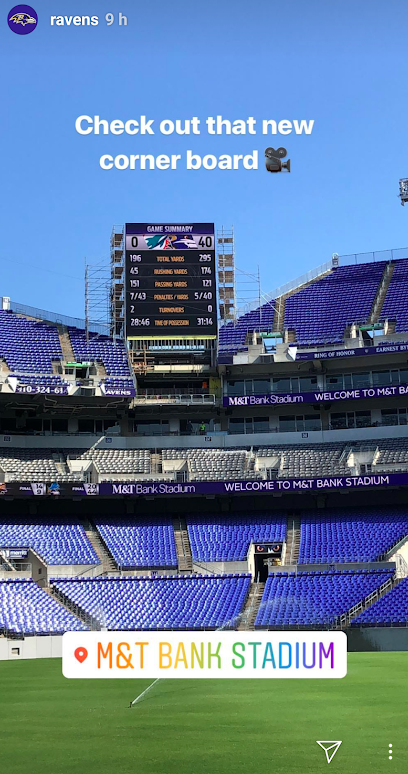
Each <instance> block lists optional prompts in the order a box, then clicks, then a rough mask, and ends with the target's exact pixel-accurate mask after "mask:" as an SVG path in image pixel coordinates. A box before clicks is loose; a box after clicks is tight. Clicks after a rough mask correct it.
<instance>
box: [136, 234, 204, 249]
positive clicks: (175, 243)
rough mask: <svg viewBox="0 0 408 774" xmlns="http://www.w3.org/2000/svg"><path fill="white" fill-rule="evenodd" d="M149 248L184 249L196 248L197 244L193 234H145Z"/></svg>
mask: <svg viewBox="0 0 408 774" xmlns="http://www.w3.org/2000/svg"><path fill="white" fill-rule="evenodd" d="M144 238H145V240H146V244H147V247H148V249H149V250H183V249H186V248H188V249H191V248H193V249H194V248H196V247H197V245H196V243H195V241H194V238H193V237H192V236H178V235H177V234H144Z"/></svg>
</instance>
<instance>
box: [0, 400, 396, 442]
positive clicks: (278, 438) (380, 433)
mask: <svg viewBox="0 0 408 774" xmlns="http://www.w3.org/2000/svg"><path fill="white" fill-rule="evenodd" d="M358 408H359V409H360V408H361V405H360V403H358ZM353 409H354V407H353ZM339 410H341V409H340V408H339ZM349 410H352V409H349ZM406 436H407V428H406V426H404V425H399V426H395V427H394V426H393V427H360V428H350V429H347V430H319V431H313V432H303V433H253V434H247V435H228V434H227V433H226V432H222V433H210V434H207V435H185V436H172V435H154V436H129V437H125V436H116V437H108V438H105V437H103V438H101V437H100V436H97V435H50V436H38V435H27V436H23V435H0V448H8V449H10V448H13V447H15V448H22V449H38V448H50V449H53V448H55V449H61V448H63V449H70V448H83V449H89V448H90V447H91V446H93V445H94V444H95V443H97V442H98V440H100V443H98V446H97V448H98V449H174V448H175V447H176V446H177V448H178V449H181V448H184V449H189V448H198V449H199V448H205V449H230V448H234V447H238V448H242V447H249V446H274V445H275V444H278V443H279V444H293V443H304V444H306V446H307V445H308V444H310V443H323V442H325V441H363V440H370V439H372V440H375V439H378V438H406Z"/></svg>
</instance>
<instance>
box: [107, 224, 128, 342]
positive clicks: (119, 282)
mask: <svg viewBox="0 0 408 774" xmlns="http://www.w3.org/2000/svg"><path fill="white" fill-rule="evenodd" d="M110 257H111V264H110V265H111V268H110V334H111V336H112V338H113V339H114V341H115V340H116V339H118V338H119V339H123V338H124V337H125V294H124V287H125V286H124V277H125V227H124V226H113V228H112V234H111V241H110Z"/></svg>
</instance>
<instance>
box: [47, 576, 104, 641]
mask: <svg viewBox="0 0 408 774" xmlns="http://www.w3.org/2000/svg"><path fill="white" fill-rule="evenodd" d="M43 591H45V592H46V593H47V594H48V596H49V597H51V599H53V600H54V602H58V604H59V605H62V606H63V607H65V609H66V610H68V612H69V613H72V615H74V616H75V618H77V619H78V621H81V623H83V624H85V626H88V628H89V629H94V630H95V629H96V630H99V629H100V628H101V623H100V621H98V620H97V619H96V618H93V616H91V615H89V613H86V612H85V610H82V608H81V607H79V605H76V604H75V603H74V602H72V600H70V599H69V598H68V597H66V596H65V594H63V593H62V592H61V591H59V590H57V589H55V588H54V587H53V586H44V587H43Z"/></svg>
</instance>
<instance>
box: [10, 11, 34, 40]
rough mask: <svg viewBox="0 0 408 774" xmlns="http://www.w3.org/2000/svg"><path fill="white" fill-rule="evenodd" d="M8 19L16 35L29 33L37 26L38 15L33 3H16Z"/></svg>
mask: <svg viewBox="0 0 408 774" xmlns="http://www.w3.org/2000/svg"><path fill="white" fill-rule="evenodd" d="M7 21H8V26H9V27H10V29H11V31H12V32H15V33H16V35H29V33H30V32H33V30H35V28H36V26H37V23H38V16H37V13H36V11H35V10H34V8H32V7H31V5H15V6H14V8H12V9H11V11H10V12H9V14H8V16H7Z"/></svg>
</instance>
